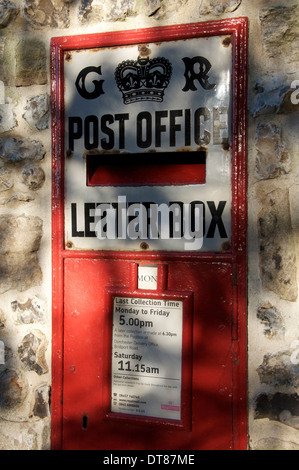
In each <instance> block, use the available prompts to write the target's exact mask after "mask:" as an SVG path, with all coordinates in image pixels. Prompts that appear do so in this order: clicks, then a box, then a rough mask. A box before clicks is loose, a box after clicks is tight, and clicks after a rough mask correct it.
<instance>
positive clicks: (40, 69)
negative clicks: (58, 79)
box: [15, 38, 47, 86]
mask: <svg viewBox="0 0 299 470" xmlns="http://www.w3.org/2000/svg"><path fill="white" fill-rule="evenodd" d="M15 59H16V77H15V86H28V85H45V84H46V83H47V60H46V47H45V45H44V43H43V42H42V41H41V40H39V39H35V38H26V39H21V41H19V42H18V44H17V47H16V51H15Z"/></svg>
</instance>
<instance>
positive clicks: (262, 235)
mask: <svg viewBox="0 0 299 470" xmlns="http://www.w3.org/2000/svg"><path fill="white" fill-rule="evenodd" d="M260 202H261V204H262V207H263V208H262V210H261V211H260V213H259V216H258V238H259V258H260V272H261V279H262V283H263V286H264V288H266V289H270V290H271V291H273V292H275V293H276V294H277V295H278V296H279V297H281V298H282V299H285V300H289V301H293V302H294V301H295V300H296V299H297V295H298V290H297V269H296V255H295V245H294V239H293V234H292V227H291V217H290V207H289V196H288V191H287V190H283V189H276V190H274V191H272V192H271V193H269V194H267V195H266V196H265V197H264V198H262V200H261V201H260Z"/></svg>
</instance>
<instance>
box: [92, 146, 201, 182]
mask: <svg viewBox="0 0 299 470" xmlns="http://www.w3.org/2000/svg"><path fill="white" fill-rule="evenodd" d="M86 168H87V186H157V185H182V184H204V183H205V182H206V152H205V151H204V150H200V151H198V152H173V153H170V152H169V153H168V152H164V153H162V152H161V153H123V154H121V153H97V154H96V153H94V154H87V155H86Z"/></svg>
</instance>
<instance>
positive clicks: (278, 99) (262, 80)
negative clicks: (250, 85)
mask: <svg viewBox="0 0 299 470" xmlns="http://www.w3.org/2000/svg"><path fill="white" fill-rule="evenodd" d="M295 79H296V73H294V72H293V73H289V74H283V73H277V74H276V73H275V74H274V73H273V74H270V75H267V76H263V77H259V78H258V80H257V81H256V83H255V86H254V89H255V93H256V94H255V97H254V99H253V100H252V101H251V102H250V103H249V107H250V111H251V113H252V115H253V117H256V116H261V115H268V114H283V113H285V114H287V113H290V112H292V113H293V112H298V111H299V108H298V106H294V105H293V104H292V101H291V94H292V91H293V89H292V88H291V85H292V82H293V81H294V80H295Z"/></svg>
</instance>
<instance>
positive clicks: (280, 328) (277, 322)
mask: <svg viewBox="0 0 299 470" xmlns="http://www.w3.org/2000/svg"><path fill="white" fill-rule="evenodd" d="M257 318H259V320H260V321H261V322H262V323H263V324H264V325H265V329H264V334H265V336H266V337H267V338H269V339H272V338H274V337H279V336H281V337H283V336H284V332H285V327H284V321H283V316H282V315H281V313H280V312H279V311H278V310H277V308H275V307H274V306H273V305H271V304H270V303H266V304H264V305H261V306H260V307H259V309H258V311H257Z"/></svg>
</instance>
